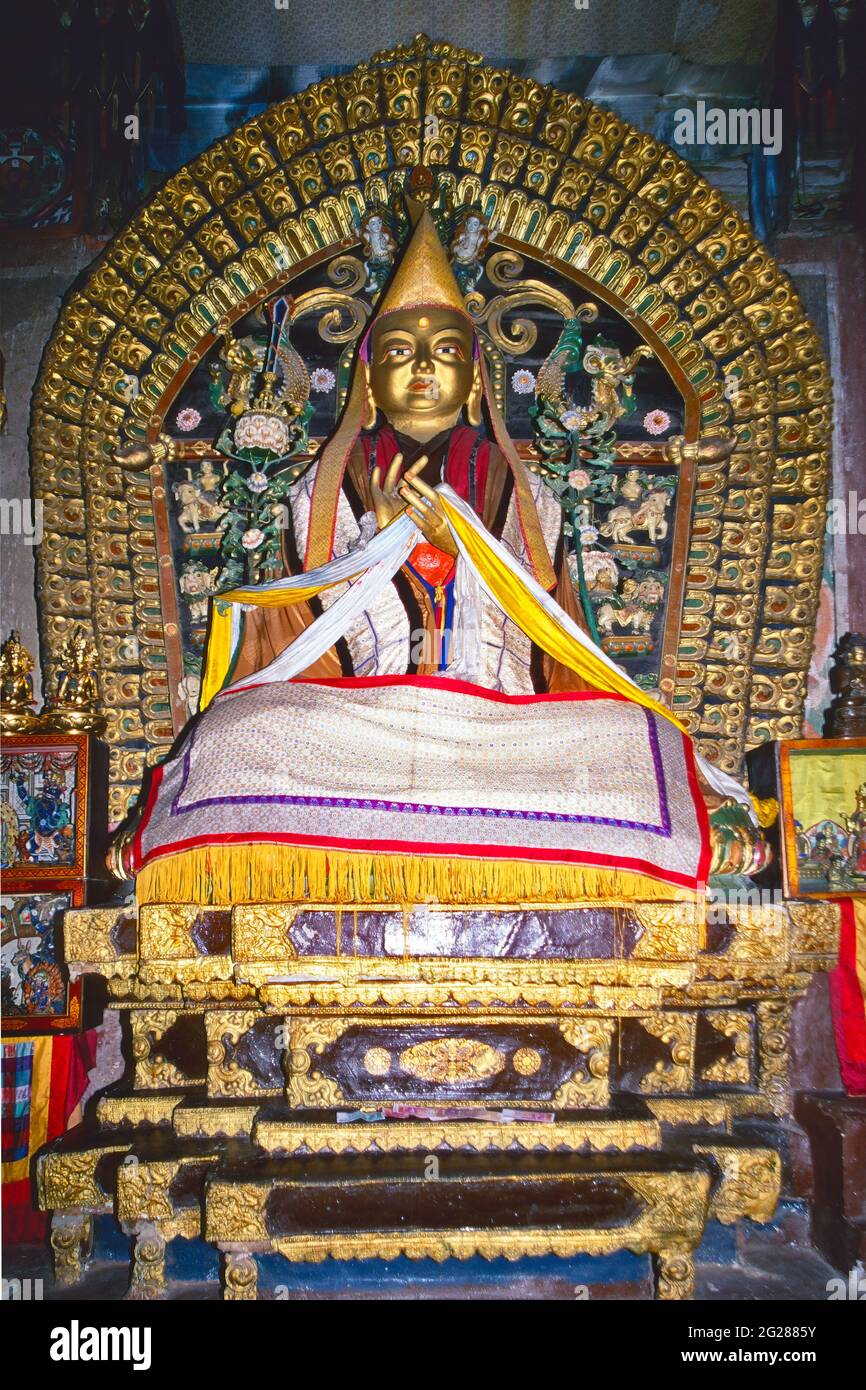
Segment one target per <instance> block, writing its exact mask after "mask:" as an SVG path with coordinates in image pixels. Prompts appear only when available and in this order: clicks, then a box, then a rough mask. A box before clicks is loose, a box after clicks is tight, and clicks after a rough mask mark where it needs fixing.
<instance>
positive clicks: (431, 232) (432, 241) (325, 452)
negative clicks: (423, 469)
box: [304, 198, 556, 589]
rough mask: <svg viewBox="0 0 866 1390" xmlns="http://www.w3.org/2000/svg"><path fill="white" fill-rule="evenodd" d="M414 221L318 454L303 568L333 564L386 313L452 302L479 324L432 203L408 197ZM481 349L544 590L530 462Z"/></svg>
mask: <svg viewBox="0 0 866 1390" xmlns="http://www.w3.org/2000/svg"><path fill="white" fill-rule="evenodd" d="M407 203H408V204H409V210H410V214H411V216H412V218H413V221H414V223H415V225H414V227H413V229H412V233H411V236H410V237H409V240H408V242H407V243H406V247H405V249H404V251H403V254H402V256H401V257H400V260H399V263H398V265H397V267H396V269H395V271H394V274H393V277H392V279H391V281H390V283H389V285H388V287H387V289H386V290H385V292H384V294H383V296H382V298H381V300H380V301H379V304H378V305H377V307H376V312H375V314H374V316H373V318H372V320H371V322H370V324H369V325H368V326H367V331H366V333H365V334H364V337H363V339H362V341H361V344H360V348H359V351H358V359H359V360H358V361H357V362H356V363H355V370H354V373H353V376H352V385H351V388H350V391H349V396H348V399H347V401H346V406H345V409H344V411H343V415H342V418H341V420H340V422H339V424H338V426H337V428H336V430H335V432H334V433H333V435H332V436H331V438H330V439H329V440H328V442H327V443H326V444H325V446H324V448H323V449H322V452H321V454H320V456H319V463H318V468H317V470H316V478H315V482H314V483H313V490H312V495H311V497H310V520H309V529H308V532H307V552H306V555H305V557H304V569H306V570H311V569H316V568H317V567H318V566H319V565H324V564H327V562H328V560H330V559H331V556H332V554H333V545H334V533H335V530H336V524H337V505H338V502H339V497H340V489H341V487H342V485H343V477H344V475H345V472H346V466H347V464H348V462H349V455H350V453H351V451H352V449H353V448H354V446H355V442H356V440H357V439H358V436H359V434H360V433H361V430H362V428H363V420H364V403H365V394H366V385H367V377H366V368H365V363H366V360H367V357H368V352H369V342H370V336H371V334H372V331H373V325H374V324H376V323H378V321H379V320H380V319H381V318H383V317H384V316H385V315H386V314H393V313H396V312H397V310H399V309H421V308H424V309H451V310H453V311H454V312H455V313H457V314H460V316H461V318H464V319H466V320H467V321H468V322H469V323H470V324H471V325H472V328H473V330H474V328H475V324H474V323H473V321H472V318H471V316H470V315H469V314H468V313H467V311H466V305H465V303H464V301H463V295H462V293H461V290H460V286H459V285H458V283H457V280H456V278H455V276H454V272H453V270H452V269H451V266H450V264H449V261H448V256H447V254H446V252H445V248H444V247H443V245H442V242H441V241H440V240H439V234H438V232H437V231H436V226H435V223H434V222H433V218H432V217H431V216H430V213H429V212H428V211H427V209H426V208H425V207H424V206H423V205H422V204H419V203H416V202H415V201H414V200H413V199H408V198H407ZM475 352H476V356H477V359H478V366H479V370H480V372H481V381H482V388H483V393H484V399H485V402H486V405H487V410H488V414H489V416H490V423H491V425H492V433H493V437H494V439H495V441H496V444H497V445H498V446H499V449H500V450H501V452H502V453H503V454H504V456H505V458H506V460H507V462H508V464H509V467H510V469H511V473H512V476H513V478H514V493H515V501H516V503H517V512H518V520H519V522H520V529H521V532H522V534H523V539H524V543H525V546H526V554H527V558H528V560H529V564H530V566H531V568H532V570H533V572H534V574H535V577H536V579H537V580H538V581H539V583H540V584H542V586H543V587H544V588H545V589H551V588H553V586H554V584H555V583H556V576H555V574H554V572H553V568H552V566H551V563H550V556H549V555H548V552H547V546H546V545H545V543H544V537H543V535H542V531H541V523H540V522H539V519H538V513H537V511H536V508H535V502H534V501H533V498H532V493H531V489H530V485H529V476H528V474H527V471H526V468H525V466H524V464H523V462H522V460H521V459H520V457H519V456H518V453H517V450H516V449H515V447H514V444H513V442H512V440H511V438H510V437H509V434H508V431H507V429H506V427H505V421H504V420H503V418H502V414H501V412H500V410H499V407H498V406H497V404H496V400H495V398H494V396H493V393H492V391H491V389H490V382H489V379H488V376H487V371H486V368H485V365H484V357H483V354H482V353H481V351H480V349H479V346H478V339H477V337H476V339H475Z"/></svg>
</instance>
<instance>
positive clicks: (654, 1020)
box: [640, 1011, 697, 1095]
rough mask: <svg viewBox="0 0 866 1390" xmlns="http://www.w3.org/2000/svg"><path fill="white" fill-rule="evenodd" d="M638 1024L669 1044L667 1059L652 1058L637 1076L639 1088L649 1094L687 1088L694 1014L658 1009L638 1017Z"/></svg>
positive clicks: (692, 1066)
mask: <svg viewBox="0 0 866 1390" xmlns="http://www.w3.org/2000/svg"><path fill="white" fill-rule="evenodd" d="M640 1023H641V1027H642V1028H644V1029H645V1030H646V1032H647V1033H651V1034H652V1036H653V1037H654V1038H658V1039H659V1040H660V1041H661V1042H663V1043H664V1044H665V1046H666V1047H669V1048H670V1061H669V1062H661V1061H660V1062H656V1063H655V1064H654V1066H653V1068H652V1070H651V1071H649V1072H647V1073H646V1075H645V1076H643V1077H642V1078H641V1083H640V1089H641V1090H642V1091H644V1092H645V1093H647V1094H649V1095H666V1094H668V1093H669V1092H671V1091H689V1090H691V1088H692V1085H693V1083H694V1070H695V1033H696V1029H697V1015H696V1014H692V1013H686V1012H685V1011H684V1012H682V1013H659V1014H656V1015H654V1016H652V1017H648V1018H642V1019H641V1020H640Z"/></svg>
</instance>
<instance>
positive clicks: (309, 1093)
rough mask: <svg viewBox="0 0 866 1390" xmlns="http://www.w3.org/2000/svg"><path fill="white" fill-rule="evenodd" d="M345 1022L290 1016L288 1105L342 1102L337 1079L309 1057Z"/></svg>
mask: <svg viewBox="0 0 866 1390" xmlns="http://www.w3.org/2000/svg"><path fill="white" fill-rule="evenodd" d="M348 1026H349V1025H348V1023H346V1022H344V1021H343V1020H341V1019H336V1018H322V1019H314V1018H296V1019H293V1020H292V1023H291V1030H290V1034H289V1050H288V1052H287V1054H286V1063H285V1067H286V1099H287V1101H288V1103H289V1106H290V1107H291V1108H292V1109H298V1108H300V1109H306V1110H328V1109H330V1108H332V1107H334V1106H338V1105H340V1104H341V1103H342V1102H343V1099H344V1097H343V1093H342V1091H341V1090H340V1088H339V1086H338V1085H337V1083H336V1082H335V1081H332V1080H331V1078H330V1077H327V1076H324V1075H323V1073H322V1072H320V1071H317V1070H316V1069H315V1068H314V1066H313V1058H314V1056H316V1055H318V1054H320V1053H321V1052H322V1051H323V1050H324V1048H325V1047H327V1045H328V1043H332V1042H334V1041H335V1040H336V1039H337V1038H339V1037H340V1036H341V1034H343V1033H345V1031H346V1028H347V1027H348Z"/></svg>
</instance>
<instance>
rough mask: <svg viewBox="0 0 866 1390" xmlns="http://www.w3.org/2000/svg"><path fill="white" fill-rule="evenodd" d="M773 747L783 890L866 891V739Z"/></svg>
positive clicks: (811, 894) (796, 893)
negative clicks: (778, 805) (777, 795)
mask: <svg viewBox="0 0 866 1390" xmlns="http://www.w3.org/2000/svg"><path fill="white" fill-rule="evenodd" d="M776 747H777V753H776V758H777V769H778V785H779V792H780V797H779V800H780V816H779V820H780V826H779V829H780V835H779V839H780V848H781V858H782V871H783V882H784V888H785V893H786V895H787V896H788V897H792V898H849V897H852V896H859V895H862V894H866V739H853V738H849V739H792V740H790V741H786V742H784V743H779V744H777V746H776Z"/></svg>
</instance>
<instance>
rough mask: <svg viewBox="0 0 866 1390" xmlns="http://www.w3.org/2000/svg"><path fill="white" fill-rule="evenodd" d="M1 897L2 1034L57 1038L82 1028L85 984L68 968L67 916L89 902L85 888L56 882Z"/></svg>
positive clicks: (76, 884)
mask: <svg viewBox="0 0 866 1390" xmlns="http://www.w3.org/2000/svg"><path fill="white" fill-rule="evenodd" d="M7 889H8V885H7V884H5V883H4V885H3V892H2V893H0V911H2V922H3V932H2V948H0V987H2V1014H3V1033H4V1035H5V1034H8V1033H57V1032H62V1031H64V1030H69V1029H73V1028H78V1027H79V1026H80V1024H81V981H80V980H76V981H75V982H74V983H70V981H69V975H68V972H67V970H66V967H65V966H64V964H63V914H64V912H66V910H67V908H71V907H80V906H81V905H82V903H83V901H84V889H83V887H82V886H81V884H78V883H68V882H64V881H63V880H62V879H61V880H56V881H53V882H51V883H49V882H42V883H40V884H39V885H38V888H33V889H31V890H26V891H22V892H9V891H7Z"/></svg>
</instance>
